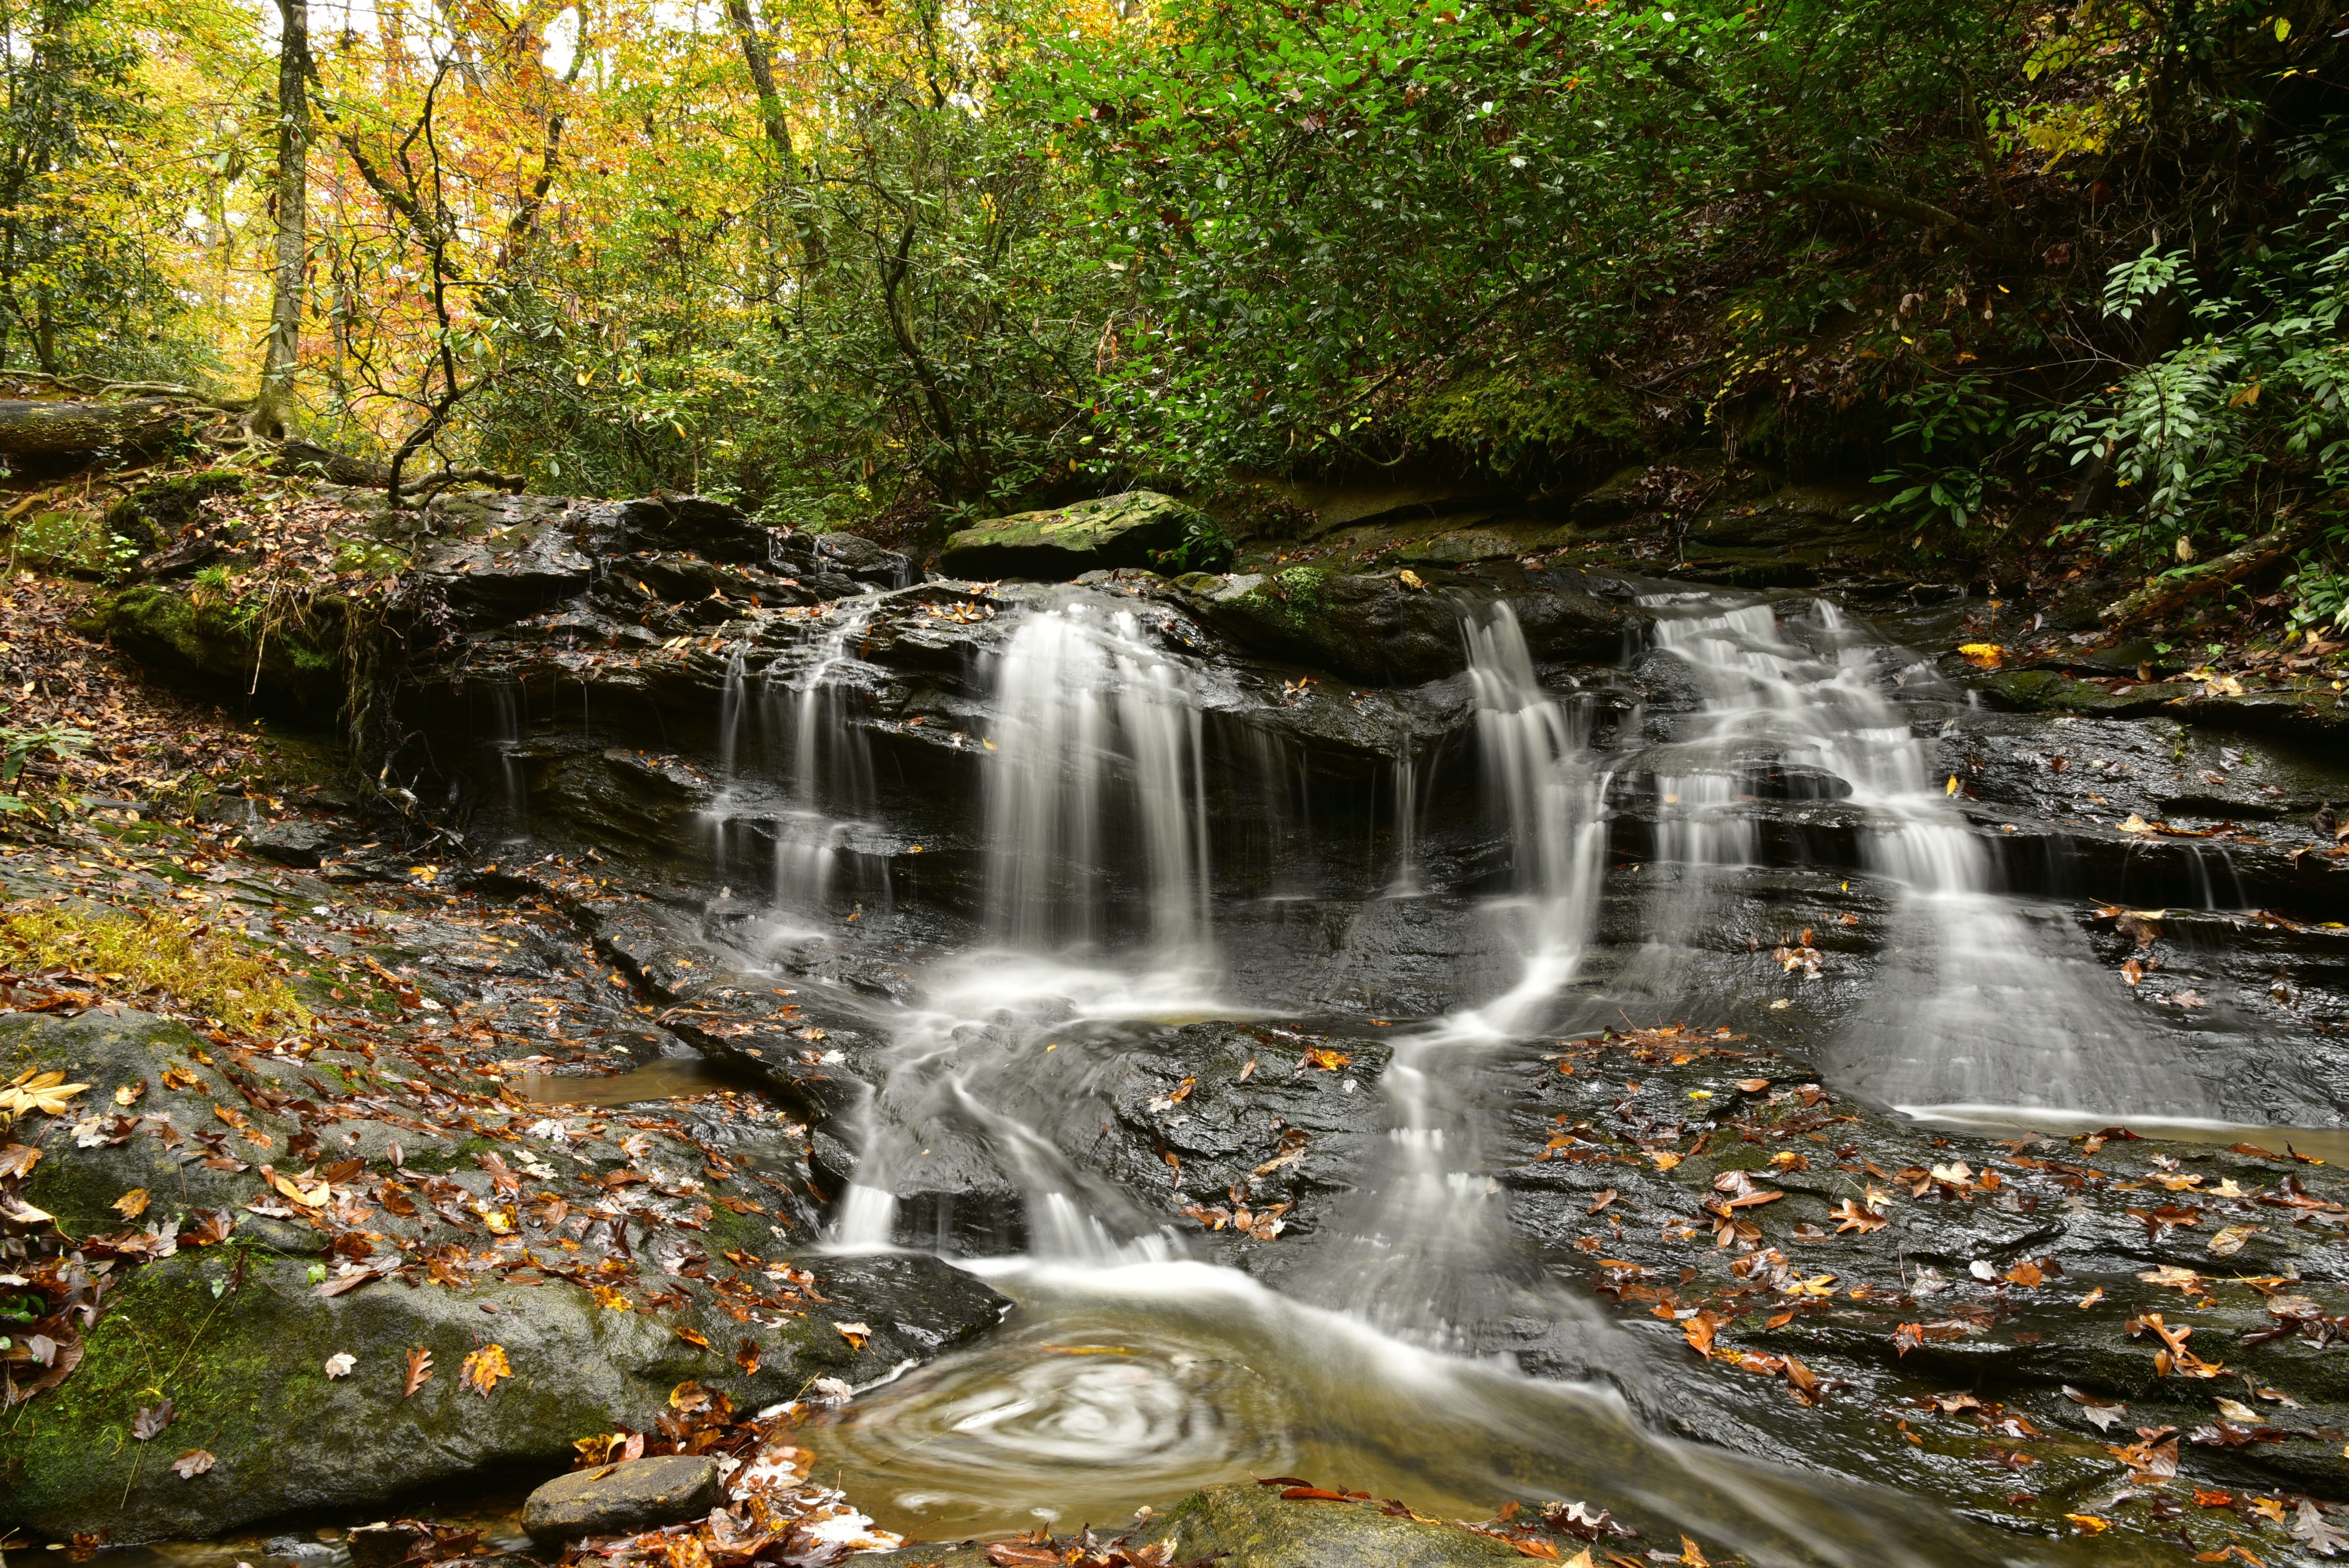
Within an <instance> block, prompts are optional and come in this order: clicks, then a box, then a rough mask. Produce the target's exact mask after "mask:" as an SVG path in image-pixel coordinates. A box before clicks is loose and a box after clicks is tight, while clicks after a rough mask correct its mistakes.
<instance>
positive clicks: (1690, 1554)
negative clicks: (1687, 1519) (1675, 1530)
mask: <svg viewBox="0 0 2349 1568" xmlns="http://www.w3.org/2000/svg"><path fill="white" fill-rule="evenodd" d="M1681 1562H1682V1563H1683V1564H1684V1565H1685V1568H1713V1564H1712V1563H1707V1562H1706V1561H1705V1560H1704V1553H1702V1552H1700V1551H1698V1550H1697V1545H1696V1542H1693V1541H1691V1540H1690V1539H1689V1538H1688V1537H1687V1536H1685V1535H1683V1536H1682V1537H1681Z"/></svg>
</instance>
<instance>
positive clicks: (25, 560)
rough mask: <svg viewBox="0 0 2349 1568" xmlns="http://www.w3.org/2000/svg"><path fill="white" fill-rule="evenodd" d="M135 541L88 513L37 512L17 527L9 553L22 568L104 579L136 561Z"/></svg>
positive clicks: (137, 550) (137, 551)
mask: <svg viewBox="0 0 2349 1568" xmlns="http://www.w3.org/2000/svg"><path fill="white" fill-rule="evenodd" d="M139 552H140V546H139V544H138V542H136V541H135V540H132V539H129V538H126V537H124V536H123V535H121V534H119V533H116V532H115V531H113V530H111V529H110V528H109V527H108V526H107V524H106V523H105V522H104V521H102V520H100V519H99V518H98V517H97V516H95V515H93V514H91V513H89V512H86V511H38V512H35V513H34V514H33V515H32V516H31V517H29V518H27V519H26V520H25V521H23V522H22V523H20V524H18V525H17V528H16V537H15V538H14V539H13V540H12V541H11V542H10V554H11V555H12V557H13V558H14V559H15V561H16V563H17V564H18V565H20V566H30V567H34V568H36V569H38V570H41V571H46V572H65V573H73V574H74V575H77V576H82V577H105V576H109V575H111V574H112V573H116V572H119V571H120V570H121V569H122V568H123V567H125V566H127V565H129V563H130V562H131V561H133V560H135V559H136V558H137V557H138V555H139Z"/></svg>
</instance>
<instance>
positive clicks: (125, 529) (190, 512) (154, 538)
mask: <svg viewBox="0 0 2349 1568" xmlns="http://www.w3.org/2000/svg"><path fill="white" fill-rule="evenodd" d="M247 482H248V480H247V478H246V476H245V475H244V474H243V473H240V472H239V471H238V470H236V469H202V470H200V471H198V472H195V473H191V474H178V475H174V476H173V477H172V478H171V479H168V480H157V481H156V482H155V483H153V484H147V485H141V486H140V487H139V488H138V489H137V490H131V491H130V492H129V493H128V494H126V495H125V496H123V497H122V499H121V500H118V501H116V502H115V503H114V504H113V505H112V506H110V507H109V508H108V509H107V511H106V524H107V526H108V527H109V529H111V530H112V531H114V532H116V533H118V534H120V535H122V536H123V537H124V538H126V539H129V540H130V541H131V542H133V543H135V544H136V545H137V546H138V548H139V549H140V551H142V552H143V551H149V550H156V549H160V548H161V547H162V546H163V545H164V544H166V543H168V542H171V539H172V538H173V537H174V536H175V535H177V534H178V533H179V531H180V530H181V529H182V528H185V527H186V526H187V525H188V524H189V523H191V522H193V521H195V518H196V509H197V507H199V506H200V505H202V503H203V502H204V501H205V500H209V499H210V498H211V497H212V496H216V495H233V494H237V493H240V492H242V491H243V489H244V488H245V485H246V483H247Z"/></svg>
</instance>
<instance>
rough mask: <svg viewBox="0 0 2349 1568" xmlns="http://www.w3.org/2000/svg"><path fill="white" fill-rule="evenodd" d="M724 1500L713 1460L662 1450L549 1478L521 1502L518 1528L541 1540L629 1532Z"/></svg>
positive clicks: (707, 1508)
mask: <svg viewBox="0 0 2349 1568" xmlns="http://www.w3.org/2000/svg"><path fill="white" fill-rule="evenodd" d="M724 1500H725V1499H724V1494H723V1492H722V1491H721V1490H720V1489H719V1484H718V1461H717V1460H712V1459H710V1458H709V1457H708V1456H706V1455H701V1454H660V1455H657V1456H655V1457H654V1458H651V1459H643V1460H622V1461H620V1462H619V1463H618V1464H611V1465H598V1466H596V1467H595V1469H594V1470H574V1471H573V1472H572V1473H571V1474H569V1475H566V1476H561V1477H558V1478H557V1479H555V1480H551V1481H548V1482H547V1483H546V1484H545V1485H544V1486H543V1487H540V1488H539V1489H538V1490H537V1491H534V1492H532V1493H531V1494H530V1499H529V1501H526V1502H524V1503H523V1510H522V1527H523V1529H524V1530H526V1531H528V1532H530V1538H531V1539H532V1540H533V1541H536V1542H542V1543H543V1542H561V1541H576V1540H578V1539H579V1538H580V1537H581V1536H583V1535H628V1534H633V1533H635V1532H637V1531H639V1530H653V1529H657V1528H658V1527H659V1526H661V1525H664V1524H676V1523H678V1522H682V1521H684V1520H688V1519H698V1518H699V1517H700V1516H701V1515H703V1514H705V1513H708V1512H709V1511H710V1510H711V1509H713V1508H716V1507H717V1506H718V1505H719V1503H720V1502H722V1501H724Z"/></svg>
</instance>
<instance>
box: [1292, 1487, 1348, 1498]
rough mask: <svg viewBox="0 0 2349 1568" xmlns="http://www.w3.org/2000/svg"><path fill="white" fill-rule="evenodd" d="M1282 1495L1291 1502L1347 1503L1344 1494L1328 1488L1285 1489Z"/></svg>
mask: <svg viewBox="0 0 2349 1568" xmlns="http://www.w3.org/2000/svg"><path fill="white" fill-rule="evenodd" d="M1280 1495H1281V1496H1282V1497H1284V1498H1287V1499H1288V1501H1291V1502H1343V1501H1346V1494H1345V1493H1344V1492H1342V1491H1330V1489H1329V1488H1327V1487H1319V1486H1290V1487H1283V1488H1282V1489H1281V1491H1280Z"/></svg>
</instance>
